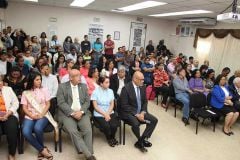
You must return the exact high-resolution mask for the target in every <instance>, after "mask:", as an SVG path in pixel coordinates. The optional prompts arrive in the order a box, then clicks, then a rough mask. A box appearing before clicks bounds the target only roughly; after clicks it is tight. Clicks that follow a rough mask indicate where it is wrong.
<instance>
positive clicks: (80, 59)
mask: <svg viewBox="0 0 240 160" xmlns="http://www.w3.org/2000/svg"><path fill="white" fill-rule="evenodd" d="M82 66H83V56H82V55H78V56H77V62H76V63H75V64H74V66H73V67H74V68H78V69H79V70H80V68H82Z"/></svg>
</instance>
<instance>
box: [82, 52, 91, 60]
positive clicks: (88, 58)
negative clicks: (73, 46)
mask: <svg viewBox="0 0 240 160" xmlns="http://www.w3.org/2000/svg"><path fill="white" fill-rule="evenodd" d="M83 60H85V61H91V60H92V57H91V56H90V52H89V51H88V50H86V51H85V54H84V55H83Z"/></svg>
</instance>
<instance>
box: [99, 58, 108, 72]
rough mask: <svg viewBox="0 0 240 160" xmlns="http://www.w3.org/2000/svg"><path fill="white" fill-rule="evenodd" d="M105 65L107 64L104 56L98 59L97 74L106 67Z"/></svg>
mask: <svg viewBox="0 0 240 160" xmlns="http://www.w3.org/2000/svg"><path fill="white" fill-rule="evenodd" d="M106 63H107V58H106V57H105V55H103V56H102V57H100V58H99V63H98V71H99V72H101V71H102V69H103V68H105V67H106Z"/></svg>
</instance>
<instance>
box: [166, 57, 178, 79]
mask: <svg viewBox="0 0 240 160" xmlns="http://www.w3.org/2000/svg"><path fill="white" fill-rule="evenodd" d="M176 65H177V60H176V58H171V59H170V61H169V63H168V65H167V69H168V70H167V71H168V74H169V75H170V77H174V75H175V73H176V70H175V67H176Z"/></svg>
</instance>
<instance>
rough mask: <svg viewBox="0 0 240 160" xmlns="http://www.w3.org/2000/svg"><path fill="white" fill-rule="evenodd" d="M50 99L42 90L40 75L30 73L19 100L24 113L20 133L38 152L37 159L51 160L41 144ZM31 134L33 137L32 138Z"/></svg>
mask: <svg viewBox="0 0 240 160" xmlns="http://www.w3.org/2000/svg"><path fill="white" fill-rule="evenodd" d="M50 99H51V97H50V95H49V92H48V90H47V89H45V88H42V77H41V74H40V73H38V72H31V73H30V74H29V77H28V82H27V87H26V91H24V92H23V95H22V99H21V104H22V105H23V111H24V113H25V118H24V121H23V128H22V133H23V136H24V137H25V139H26V140H27V141H28V142H29V143H30V144H31V145H32V146H33V147H34V148H35V149H36V150H37V151H38V152H39V153H38V159H39V158H46V159H53V155H52V154H51V153H50V150H49V149H48V148H47V147H46V146H45V145H44V144H43V133H44V128H45V127H46V126H47V124H48V119H47V118H46V117H45V115H46V113H47V112H48V110H49V107H50ZM39 111H41V112H39ZM33 133H34V134H35V136H33Z"/></svg>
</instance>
